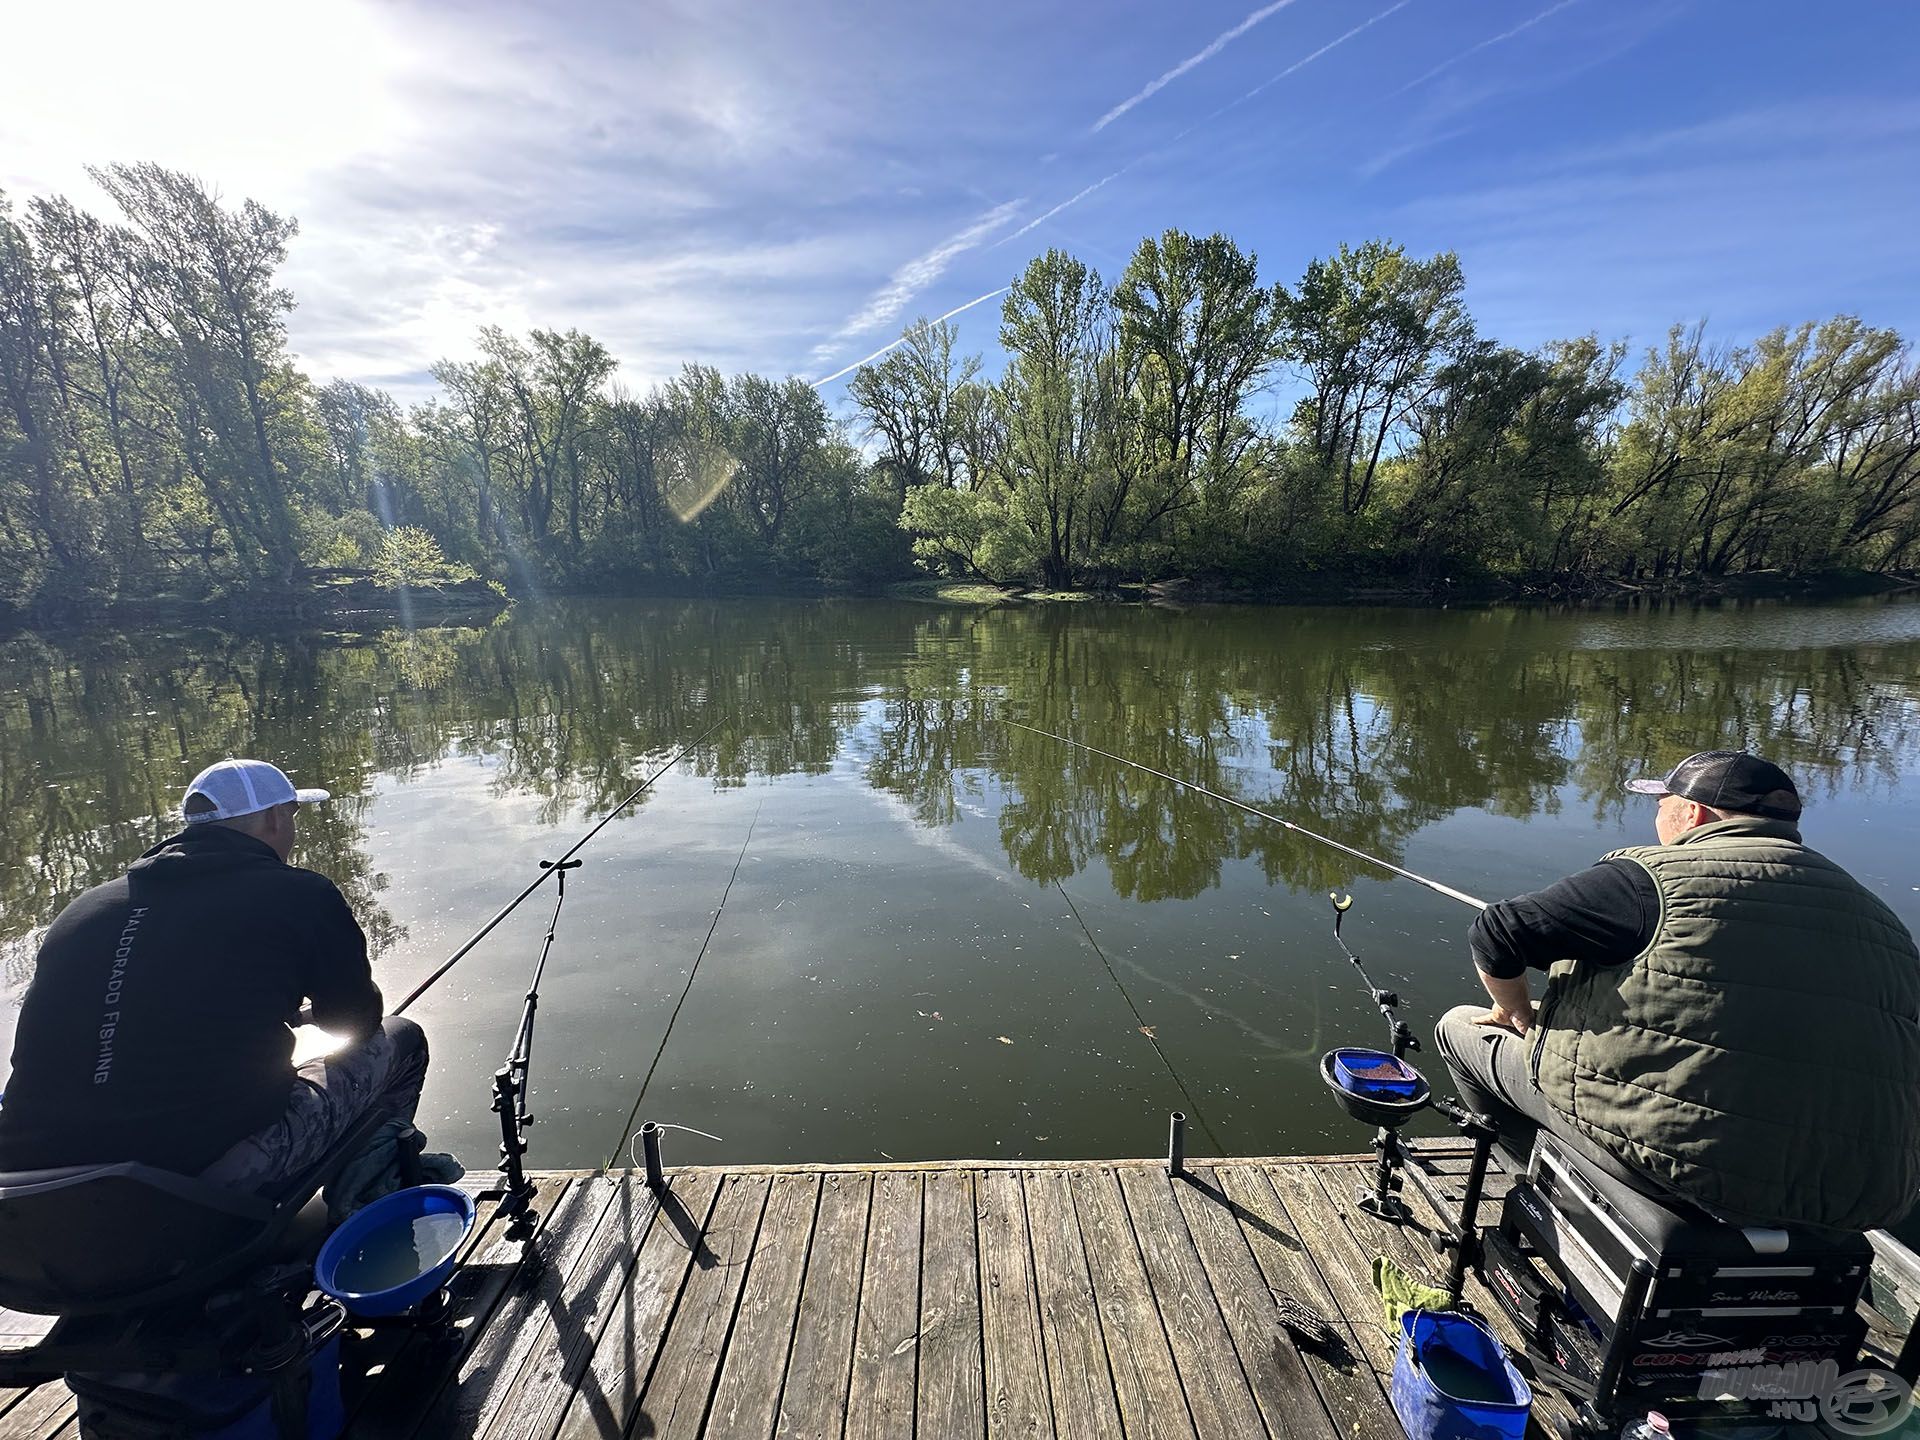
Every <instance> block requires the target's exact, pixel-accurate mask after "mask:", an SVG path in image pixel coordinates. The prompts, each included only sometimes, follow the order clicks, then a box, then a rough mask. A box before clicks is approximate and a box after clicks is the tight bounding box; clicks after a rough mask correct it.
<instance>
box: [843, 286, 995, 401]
mask: <svg viewBox="0 0 1920 1440" xmlns="http://www.w3.org/2000/svg"><path fill="white" fill-rule="evenodd" d="M1012 288H1013V287H1012V286H1011V285H1002V286H1001V287H1000V288H999V289H998V290H989V291H988V292H987V293H986V294H984V295H976V296H974V297H973V299H971V300H969V301H967V303H966V304H964V305H956V306H954V307H953V309H951V310H949V311H947V313H946V314H944V315H939V316H935V317H934V318H933V319H931V320H928V321H927V322H925V324H923V325H914V326H911V327H909V328H908V329H907V330H906V331H905V333H903V334H902V335H901V336H900V338H899V339H898V340H891V341H888V342H887V343H886V344H885V345H882V346H881V347H880V348H879V349H878V350H876V351H874V352H873V353H872V354H871V355H868V356H867V357H865V358H864V359H861V360H856V361H854V362H853V363H852V364H851V365H845V366H842V367H841V368H840V369H838V370H836V371H834V372H833V373H832V374H831V375H825V376H822V377H821V378H820V379H818V380H815V381H813V382H811V383H812V385H813V388H814V389H816V390H818V389H819V388H820V387H821V386H822V385H831V384H832V383H833V382H834V381H835V380H838V379H839V378H840V377H841V376H842V375H845V374H846V373H847V372H848V371H849V370H858V369H859V368H860V367H861V366H862V365H867V364H871V363H872V362H873V361H875V360H878V359H879V358H880V357H881V356H882V355H884V354H886V353H887V352H888V351H889V350H897V349H899V348H900V346H902V345H904V344H906V343H907V341H909V340H911V339H912V338H913V337H914V335H915V334H917V333H918V332H919V331H921V330H924V329H926V328H927V326H930V325H938V324H939V323H940V322H941V321H942V320H951V319H952V318H953V317H954V316H956V315H958V314H959V313H960V312H961V311H962V310H971V309H972V308H973V307H974V306H976V305H984V304H986V303H987V301H989V300H991V299H993V297H994V296H996V295H1004V294H1006V293H1007V291H1009V290H1011V289H1012Z"/></svg>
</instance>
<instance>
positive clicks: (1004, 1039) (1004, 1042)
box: [993, 1035, 1013, 1045]
mask: <svg viewBox="0 0 1920 1440" xmlns="http://www.w3.org/2000/svg"><path fill="white" fill-rule="evenodd" d="M993 1038H994V1039H996V1040H998V1041H999V1042H1000V1043H1001V1044H1002V1045H1011V1044H1013V1041H1011V1040H1009V1039H1008V1038H1007V1037H1006V1036H1004V1035H996V1036H994V1037H993Z"/></svg>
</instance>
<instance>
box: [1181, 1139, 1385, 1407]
mask: <svg viewBox="0 0 1920 1440" xmlns="http://www.w3.org/2000/svg"><path fill="white" fill-rule="evenodd" d="M1213 1174H1214V1175H1216V1176H1217V1177H1218V1179H1219V1182H1220V1188H1221V1189H1222V1190H1223V1191H1224V1192H1225V1194H1226V1196H1227V1198H1228V1200H1229V1201H1231V1202H1232V1204H1233V1205H1234V1207H1235V1209H1234V1213H1235V1218H1236V1219H1238V1220H1239V1222H1240V1233H1241V1235H1242V1237H1243V1238H1244V1239H1245V1240H1246V1242H1247V1245H1248V1248H1249V1249H1251V1250H1252V1252H1253V1258H1254V1261H1255V1262H1256V1263H1257V1264H1258V1265H1259V1267H1260V1273H1261V1276H1262V1277H1263V1278H1264V1280H1265V1282H1266V1284H1267V1286H1268V1287H1269V1288H1270V1289H1278V1290H1285V1291H1287V1292H1288V1293H1290V1294H1292V1295H1294V1296H1295V1297H1297V1298H1298V1299H1300V1300H1301V1301H1303V1302H1304V1303H1306V1304H1309V1305H1312V1306H1313V1307H1314V1308H1315V1309H1317V1310H1318V1311H1319V1312H1320V1313H1321V1314H1322V1315H1324V1316H1325V1317H1326V1318H1327V1320H1328V1321H1329V1322H1330V1323H1331V1324H1332V1325H1333V1328H1334V1333H1335V1335H1336V1337H1337V1339H1338V1340H1339V1343H1340V1347H1341V1349H1343V1350H1344V1352H1345V1353H1344V1354H1320V1353H1317V1352H1308V1353H1307V1354H1306V1355H1305V1356H1304V1357H1303V1358H1304V1359H1305V1361H1306V1365H1307V1372H1308V1374H1309V1375H1311V1376H1312V1377H1313V1383H1314V1387H1315V1389H1317V1390H1318V1391H1319V1392H1320V1398H1321V1401H1322V1403H1323V1404H1324V1405H1325V1406H1326V1408H1327V1410H1328V1412H1329V1413H1330V1414H1331V1415H1332V1416H1333V1417H1334V1419H1335V1421H1336V1422H1337V1425H1336V1428H1337V1429H1338V1430H1339V1431H1340V1433H1341V1434H1342V1435H1343V1436H1346V1437H1347V1440H1400V1436H1401V1430H1400V1422H1399V1421H1398V1420H1397V1419H1395V1418H1394V1415H1393V1410H1392V1407H1391V1406H1389V1405H1388V1403H1387V1397H1386V1392H1385V1391H1384V1390H1382V1389H1381V1387H1380V1380H1379V1377H1378V1376H1377V1375H1375V1374H1374V1372H1373V1366H1372V1365H1371V1364H1370V1363H1369V1362H1368V1360H1367V1358H1366V1356H1365V1354H1364V1353H1363V1352H1362V1350H1361V1347H1360V1341H1359V1337H1358V1336H1357V1335H1356V1334H1355V1333H1354V1329H1353V1326H1352V1325H1351V1324H1349V1323H1348V1320H1347V1316H1346V1313H1345V1312H1344V1311H1343V1310H1342V1309H1341V1308H1340V1306H1339V1305H1338V1304H1336V1303H1335V1302H1334V1299H1333V1296H1332V1294H1331V1292H1329V1291H1328V1289H1327V1284H1326V1281H1325V1279H1323V1278H1322V1276H1321V1274H1320V1267H1319V1266H1318V1265H1317V1264H1316V1263H1315V1257H1314V1256H1313V1255H1312V1254H1311V1253H1310V1252H1309V1251H1308V1250H1307V1247H1306V1245H1305V1243H1304V1242H1303V1241H1302V1239H1301V1237H1300V1233H1299V1226H1298V1224H1297V1222H1295V1221H1294V1219H1293V1217H1292V1216H1291V1215H1289V1214H1288V1213H1287V1209H1286V1207H1285V1206H1284V1205H1282V1204H1281V1203H1280V1197H1279V1196H1278V1195H1277V1194H1275V1193H1274V1189H1273V1186H1272V1185H1271V1184H1270V1183H1269V1182H1268V1180H1267V1177H1266V1175H1265V1174H1264V1173H1263V1172H1262V1171H1261V1170H1259V1169H1257V1168H1255V1167H1253V1166H1251V1165H1239V1164H1234V1165H1221V1166H1218V1167H1215V1169H1214V1171H1213Z"/></svg>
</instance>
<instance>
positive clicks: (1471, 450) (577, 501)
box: [0, 165, 1920, 612]
mask: <svg viewBox="0 0 1920 1440" xmlns="http://www.w3.org/2000/svg"><path fill="white" fill-rule="evenodd" d="M93 174H94V178H95V180H96V182H97V183H98V184H99V186H100V188H101V189H102V190H103V191H104V192H105V193H106V194H107V195H108V196H109V197H110V199H111V200H112V202H113V205H114V207H115V211H116V212H117V213H115V214H114V215H112V216H110V217H102V216H97V215H94V214H91V213H89V212H87V211H85V210H83V209H81V208H80V207H78V206H76V205H74V204H73V203H72V202H70V201H68V200H66V199H64V198H59V197H54V198H35V199H32V200H30V201H29V202H27V204H26V205H25V206H24V208H21V209H17V210H16V209H15V208H14V207H12V206H10V205H9V204H8V203H7V202H6V199H5V197H4V196H0V604H4V605H6V606H9V607H12V608H16V609H21V608H26V609H37V610H40V611H42V612H48V611H53V610H56V609H57V608H58V607H60V606H62V605H65V604H68V603H70V602H82V601H87V600H92V599H99V598H120V599H127V598H134V599H137V598H141V597H147V596H181V597H186V598H205V597H209V596H216V595H232V594H242V593H253V592H259V591H268V590H274V589H282V590H284V589H290V588H298V587H301V586H303V585H307V584H310V583H311V582H312V580H313V578H314V576H315V574H316V573H324V572H327V571H331V570H342V569H371V570H373V571H374V572H375V573H376V574H377V575H379V576H381V577H382V578H383V579H386V580H389V581H390V582H404V583H411V584H435V583H439V582H441V581H444V580H447V579H451V578H456V577H460V576H464V575H467V574H470V573H477V574H479V575H481V576H485V577H487V578H490V579H493V580H495V581H498V582H501V583H503V584H504V585H505V586H507V587H509V588H511V589H514V590H518V591H538V590H541V589H554V588H559V589H577V590H594V589H598V590H612V591H619V590H667V591H671V590H688V589H693V590H703V591H704V590H734V589H741V588H758V587H768V586H772V587H779V588H828V589H856V590H857V589H863V588H871V587H873V586H876V585H879V584H881V583H884V582H886V581H888V580H892V579H897V578H901V577H903V576H905V575H909V574H912V573H914V568H915V566H916V565H917V566H918V567H919V569H921V570H926V571H933V572H935V573H939V574H946V575H955V576H975V577H984V578H987V579H990V580H994V581H999V582H1008V583H1025V584H1042V585H1046V586H1050V587H1076V586H1099V585H1111V584H1116V583H1125V582H1138V581H1152V580H1160V579H1166V578H1169V577H1191V578H1198V579H1201V580H1204V581H1207V582H1210V583H1214V584H1217V585H1219V586H1221V587H1223V588H1228V589H1232V588H1235V587H1243V588H1247V589H1250V590H1268V589H1285V588H1288V587H1289V586H1296V585H1302V584H1304V585H1306V586H1309V587H1310V586H1312V585H1313V584H1315V583H1320V582H1321V581H1324V580H1325V579H1327V578H1329V577H1332V578H1342V577H1344V578H1345V579H1347V580H1355V579H1361V578H1364V577H1382V578H1389V579H1395V578H1399V579H1410V580H1416V581H1433V580H1438V579H1454V578H1458V577H1466V578H1469V579H1501V580H1519V581H1530V582H1549V581H1556V580H1568V579H1573V580H1579V579H1587V578H1594V577H1609V576H1619V577H1630V578H1639V577H1652V578H1656V579H1660V578H1670V577H1684V576H1694V575H1704V576H1721V575H1726V574H1729V573H1734V572H1740V571H1748V570H1756V569H1767V568H1778V569H1785V570H1790V571H1796V572H1806V571H1818V570H1823V569H1832V568H1836V567H1864V568H1870V569H1893V568H1900V567H1904V566H1908V565H1911V564H1913V563H1914V562H1915V560H1916V557H1917V556H1920V370H1917V369H1916V366H1915V364H1914V360H1913V357H1912V354H1911V352H1910V351H1909V349H1908V348H1907V346H1906V345H1905V343H1904V342H1903V340H1902V339H1901V337H1900V336H1899V335H1898V334H1897V333H1895V332H1894V331H1892V330H1890V329H1876V328H1873V327H1871V326H1868V325H1867V324H1865V323H1864V322H1863V321H1861V320H1859V319H1857V318H1855V317H1852V316H1839V317H1835V318H1833V319H1830V320H1827V321H1825V322H1822V323H1817V324H1816V323H1809V324H1803V325H1799V326H1797V327H1794V328H1782V329H1779V330H1775V331H1773V332H1771V333H1769V334H1767V335H1765V336H1762V337H1760V338H1758V339H1756V340H1753V341H1751V342H1750V343H1746V344H1731V343H1728V342H1725V341H1721V340H1718V339H1715V338H1711V337H1709V335H1708V334H1707V333H1706V332H1705V330H1704V328H1703V327H1701V326H1697V325H1696V326H1692V327H1676V328H1675V329H1674V330H1673V331H1672V332H1671V333H1670V334H1669V335H1668V336H1667V337H1666V339H1665V340H1664V342H1663V343H1662V344H1660V345H1658V346H1655V347H1653V348H1652V349H1651V350H1650V351H1648V352H1647V354H1646V355H1645V356H1644V357H1642V359H1641V360H1640V363H1639V365H1638V368H1637V369H1636V370H1633V371H1632V373H1631V374H1629V354H1628V350H1627V347H1626V346H1625V344H1623V343H1619V342H1614V343H1603V342H1602V341H1601V340H1600V339H1599V338H1598V337H1597V336H1595V335H1587V336H1581V337H1575V338H1571V339H1567V340H1563V341H1559V342H1555V343H1552V344H1548V345H1545V346H1543V347H1541V348H1539V349H1538V350H1534V351H1524V350H1519V349H1515V348H1512V347H1508V346H1503V345H1501V344H1499V343H1497V342H1496V341H1494V340H1491V339H1489V338H1486V337H1484V336H1481V335H1480V334H1479V333H1478V332H1477V330H1476V328H1475V326H1474V324H1473V321H1472V318H1471V316H1470V315H1469V313H1468V311H1467V308H1466V301H1465V278H1464V276H1463V274H1462V272H1461V268H1460V264H1459V261H1458V259H1457V258H1456V257H1455V256H1453V255H1451V254H1440V255H1436V256H1433V257H1430V258H1428V259H1424V260H1423V259H1419V258H1417V257H1414V256H1410V255H1409V254H1407V253H1406V251H1405V250H1404V249H1402V248H1401V247H1398V246H1395V245H1392V244H1389V243H1386V242H1383V241H1374V242H1369V243H1367V244H1365V245H1361V246H1359V247H1358V248H1349V247H1346V246H1342V247H1340V249H1339V250H1338V251H1337V252H1336V253H1334V254H1333V255H1331V256H1329V257H1327V258H1324V259H1317V260H1315V261H1313V262H1312V263H1311V264H1309V265H1308V266H1307V268H1306V270H1305V272H1304V274H1303V275H1302V276H1301V277H1300V278H1299V280H1298V281H1297V282H1294V283H1292V284H1291V285H1288V284H1282V283H1264V282H1263V281H1262V279H1261V276H1260V274H1259V271H1258V266H1257V262H1256V258H1255V257H1254V256H1253V255H1252V254H1250V253H1248V252H1246V251H1244V250H1242V249H1241V248H1240V247H1239V246H1237V245H1236V244H1235V243H1234V242H1233V241H1232V240H1230V239H1228V238H1227V237H1225V236H1221V235H1213V236H1207V237H1198V236H1192V235H1187V234H1184V233H1182V232H1180V231H1177V230H1170V231H1168V232H1166V233H1165V234H1164V235H1161V236H1159V237H1157V238H1149V239H1146V240H1143V241H1142V242H1141V243H1140V245H1139V247H1138V248H1137V250H1136V251H1135V252H1134V254H1133V256H1132V258H1131V260H1130V261H1129V263H1128V264H1127V266H1126V267H1125V269H1124V270H1123V271H1122V273H1121V275H1120V276H1119V278H1118V279H1117V280H1116V281H1114V282H1112V283H1111V284H1110V283H1109V282H1108V281H1107V280H1105V279H1104V278H1103V277H1101V276H1100V275H1099V273H1098V272H1097V271H1095V270H1093V269H1092V268H1091V267H1089V266H1088V265H1086V264H1085V263H1084V262H1083V261H1081V260H1078V259H1076V258H1075V257H1073V256H1072V255H1069V254H1067V253H1065V252H1063V251H1059V250H1052V251H1049V252H1048V253H1046V254H1045V255H1042V256H1040V257H1038V258H1037V259H1035V260H1034V261H1033V262H1032V263H1031V264H1030V265H1028V266H1027V268H1026V269H1025V271H1024V272H1023V273H1022V274H1021V275H1020V276H1019V277H1018V278H1017V279H1016V281H1015V282H1014V284H1013V285H1012V287H1011V289H1010V291H1009V293H1008V294H1007V296H1006V299H1005V301H1004V304H1003V306H1002V311H1001V325H1000V334H999V340H1000V346H1001V350H1002V352H1003V354H1004V362H1003V364H1002V366H1001V368H1000V371H999V374H998V375H997V377H996V376H991V375H989V374H988V373H987V371H986V368H985V366H984V364H983V362H982V360H981V358H980V357H979V356H975V355H966V354H963V353H961V351H960V348H959V341H958V335H957V332H956V331H955V329H954V328H953V327H952V326H951V325H950V324H938V323H936V324H928V323H919V324H916V325H914V326H912V327H910V328H909V329H908V330H907V331H906V333H905V334H904V336H903V337H902V340H901V342H900V343H899V344H898V345H897V347H896V348H894V349H893V350H892V351H891V352H890V353H888V354H887V355H886V356H885V357H884V358H881V359H879V360H877V361H875V362H873V363H870V364H868V365H866V366H863V367H861V368H860V369H859V370H858V371H857V372H856V373H855V375H854V376H853V379H852V381H851V382H850V385H849V391H848V394H849V398H850V402H851V407H852V413H851V414H850V415H849V416H848V417H847V418H845V419H836V418H835V417H834V416H832V415H831V414H830V413H829V412H828V410H827V408H826V406H825V404H824V403H823V401H822V400H821V398H820V395H819V392H818V390H817V389H816V388H815V387H814V386H812V385H809V384H808V383H807V382H805V381H804V380H801V379H797V378H793V377H788V378H785V379H774V378H771V377H766V376H760V375H751V374H749V375H737V376H725V375H722V374H721V373H720V372H718V371H717V370H715V369H713V368H711V367H708V366H702V365H688V366H686V367H685V368H684V369H683V370H682V371H681V373H680V375H679V376H677V377H676V378H674V379H672V380H670V381H668V382H667V383H665V384H663V385H660V386H657V387H655V388H654V389H652V390H650V391H648V392H646V393H644V394H634V393H631V392H629V391H628V390H626V389H624V388H623V387H622V386H621V385H620V383H619V381H618V379H617V378H616V369H617V366H616V362H615V360H614V358H613V356H612V355H611V353H610V352H609V351H608V350H607V349H606V347H605V346H604V345H602V344H601V343H600V342H598V341H597V340H595V339H593V338H592V337H591V336H588V335H585V334H583V333H581V332H579V331H577V330H567V331H564V332H562V331H549V330H534V331H532V332H530V333H529V334H527V335H525V336H520V335H511V334H508V333H506V332H504V331H502V330H499V329H496V328H488V329H485V330H483V331H481V332H480V335H479V336H478V340H477V344H476V348H475V353H474V354H473V355H471V356H468V357H465V358H460V359H445V360H442V361H440V362H439V363H438V364H436V365H434V366H433V368H432V374H433V377H434V379H435V381H436V382H437V385H438V387H439V393H438V394H437V395H436V396H435V397H434V398H432V399H430V400H427V401H425V402H424V403H421V404H418V405H414V406H412V407H402V406H401V405H400V404H398V403H397V402H396V401H395V400H394V399H393V398H392V397H391V396H389V395H387V394H385V393H384V392H382V391H379V390H377V389H373V388H370V387H367V386H364V385H361V384H358V383H356V382H354V381H351V380H345V379H335V380H331V381H328V382H325V383H319V382H316V381H315V380H314V379H312V378H311V377H309V376H307V375H306V374H304V373H303V372H302V371H301V369H300V368H299V366H298V365H297V364H296V363H295V360H294V357H293V356H292V354H291V353H290V351H289V348H288V338H287V329H286V322H287V316H288V314H289V312H290V310H291V309H292V306H293V303H294V301H293V297H292V295H291V294H290V293H289V292H288V290H286V289H285V288H284V287H282V286H281V285H279V284H278V282H277V278H276V277H277V274H278V271H279V268H280V266H281V265H282V263H283V262H284V260H285V258H286V254H287V246H288V244H289V243H290V241H291V240H292V238H293V237H294V235H295V233H296V228H297V227H296V225H295V223H294V222H293V221H292V220H290V219H287V218H285V217H282V216H278V215H275V214H274V213H272V212H271V211H269V210H267V209H266V208H265V207H263V206H261V205H258V204H256V203H254V202H252V201H245V202H242V203H240V204H238V205H229V204H226V203H224V202H223V201H222V200H221V199H220V198H219V197H218V196H217V195H216V194H215V193H214V192H212V191H211V190H210V189H209V188H208V187H207V186H205V185H204V184H202V183H201V182H199V181H196V180H194V179H193V178H191V177H189V176H186V175H182V174H180V173H177V172H174V171H170V170H166V169H163V168H161V167H159V166H155V165H131V166H129V165H116V166H111V167H107V168H104V169H101V170H98V171H95V172H93ZM1315 577H1320V579H1319V580H1316V578H1315Z"/></svg>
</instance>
